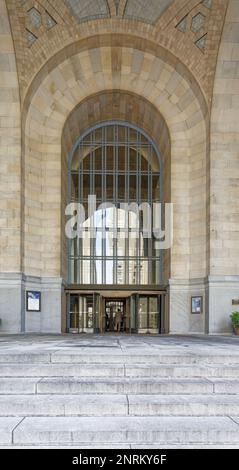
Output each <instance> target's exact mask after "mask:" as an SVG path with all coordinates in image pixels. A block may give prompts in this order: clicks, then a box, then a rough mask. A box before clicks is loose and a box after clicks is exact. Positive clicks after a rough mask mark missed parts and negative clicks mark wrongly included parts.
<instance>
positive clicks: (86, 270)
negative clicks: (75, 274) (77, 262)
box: [81, 259, 91, 284]
mask: <svg viewBox="0 0 239 470" xmlns="http://www.w3.org/2000/svg"><path fill="white" fill-rule="evenodd" d="M81 272H82V279H81V282H82V284H90V282H91V279H90V272H91V270H90V260H89V259H88V260H87V259H82V260H81Z"/></svg>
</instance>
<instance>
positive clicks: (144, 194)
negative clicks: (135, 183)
mask: <svg viewBox="0 0 239 470" xmlns="http://www.w3.org/2000/svg"><path fill="white" fill-rule="evenodd" d="M148 196H149V195H148V175H141V200H142V201H148Z"/></svg>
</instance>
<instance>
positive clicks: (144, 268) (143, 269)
mask: <svg viewBox="0 0 239 470" xmlns="http://www.w3.org/2000/svg"><path fill="white" fill-rule="evenodd" d="M139 266H140V284H148V272H149V270H148V260H147V259H140V260H139Z"/></svg>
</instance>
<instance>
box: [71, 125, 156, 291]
mask: <svg viewBox="0 0 239 470" xmlns="http://www.w3.org/2000/svg"><path fill="white" fill-rule="evenodd" d="M110 126H113V132H114V133H115V132H116V135H114V136H113V141H110V140H108V138H107V132H108V128H109V127H110ZM119 127H124V128H125V142H121V141H119V136H118V131H119ZM99 129H101V130H102V131H101V132H102V135H101V142H98V141H97V140H96V136H95V135H96V131H97V130H99ZM131 131H135V132H136V135H137V139H136V142H135V144H136V156H137V157H136V158H137V162H136V165H137V166H136V171H132V170H130V162H129V155H130V148H132V144H133V141H132V140H131V138H130V134H131ZM126 135H127V137H126ZM87 136H89V137H90V141H89V142H88V141H87V140H86V138H87ZM142 136H143V137H144V138H145V139H146V141H147V143H142ZM97 142H98V144H99V147H101V148H102V156H103V158H102V169H101V171H98V170H97V171H95V144H96V143H97ZM84 145H85V146H86V145H87V146H88V145H90V146H91V151H90V152H89V154H90V171H89V172H88V174H89V177H90V185H91V186H92V185H94V189H95V175H96V174H97V173H98V174H99V175H101V202H103V201H104V199H105V200H107V198H106V196H107V193H106V186H107V175H108V174H112V175H113V181H114V188H113V189H114V191H113V197H112V199H113V201H112V202H113V203H115V204H117V203H119V202H120V201H119V199H118V176H119V175H120V174H122V176H124V178H125V182H126V192H125V196H124V199H125V200H126V199H127V200H128V201H130V197H129V187H130V176H131V175H135V176H136V199H137V203H138V204H140V203H141V202H142V198H141V185H140V183H141V177H142V175H145V176H146V175H147V176H148V200H149V199H150V200H149V202H150V203H152V191H153V187H152V176H153V171H152V149H153V150H154V152H155V154H156V156H157V159H158V163H159V173H157V172H155V173H156V174H158V175H159V180H160V202H161V203H163V195H164V186H163V174H164V166H163V160H162V158H161V154H160V151H159V149H158V147H157V145H156V144H155V142H154V141H153V139H152V138H151V137H150V136H149V135H148V134H147V133H146V132H145V131H144V130H143V129H142V128H140V127H138V126H135V125H133V124H131V123H129V122H127V121H119V120H113V121H106V122H101V123H98V124H96V125H95V126H92V127H90V128H88V129H87V130H86V131H85V132H84V133H83V134H82V135H81V136H80V137H79V138H78V139H77V140H76V142H75V144H74V145H73V147H72V149H71V151H70V153H69V158H68V192H67V199H68V203H70V202H71V200H72V196H71V193H72V172H73V171H72V161H73V158H74V155H75V152H76V151H77V150H78V149H81V150H82V148H83V147H84ZM107 146H113V170H112V171H109V170H107V171H106V168H107V161H106V158H107V153H106V147H107ZM120 146H124V147H125V159H126V161H125V169H124V171H123V172H122V171H119V169H118V161H119V147H120ZM144 147H148V148H149V149H150V161H148V171H147V172H144V171H143V172H141V158H142V152H141V151H140V150H141V149H142V148H144ZM81 153H82V152H81ZM86 156H87V155H86ZM84 158H85V157H84V156H83V159H82V160H81V161H80V162H79V168H78V201H77V202H78V203H79V202H84V194H83V176H84V174H85V171H84V167H83V165H82V162H83V160H84ZM150 163H151V165H150ZM150 167H151V170H150ZM90 189H91V190H92V189H93V186H92V187H90ZM104 190H105V194H104V193H103V191H104ZM149 192H150V196H151V197H149ZM131 202H132V201H131ZM117 226H118V224H117ZM92 243H93V242H92ZM116 243H117V241H116V242H115V243H114V245H116ZM148 243H149V246H148V250H149V256H148V257H147V258H148V262H149V265H148V284H152V282H150V281H152V279H151V278H150V273H151V272H152V271H151V269H150V266H151V264H152V262H153V258H155V257H153V256H152V255H153V253H152V240H151V244H150V242H149V241H148ZM139 244H140V239H139ZM102 249H103V241H102ZM78 251H79V250H78ZM94 251H95V250H94V247H93V245H92V246H91V253H93V255H92V256H91V257H90V259H91V260H92V261H93V265H92V267H93V266H94V260H95V259H96V258H97V256H95V254H94ZM114 252H115V258H114V259H115V262H116V266H117V263H118V258H119V257H118V250H117V247H115V246H114ZM69 253H71V252H70V240H68V253H67V257H68V279H69V275H70V272H71V266H70V265H71V259H72V257H71V255H70V256H69ZM102 253H103V252H102ZM79 254H80V252H79ZM104 254H105V253H103V255H104ZM140 254H141V253H140V247H138V253H137V259H138V261H139V262H140V260H141V259H143V257H141V256H140ZM77 258H78V260H77V269H78V271H79V272H80V273H81V271H82V266H81V263H80V261H79V259H80V257H79V256H78V257H77ZM102 259H107V257H106V256H103V257H102ZM157 259H159V260H160V262H159V270H160V272H159V280H160V284H161V285H162V284H163V251H162V250H161V251H160V257H159V258H158V257H157ZM129 260H130V256H129V251H128V250H127V253H125V257H124V262H125V274H124V279H125V283H126V284H127V283H128V276H129V272H128V268H127V264H128V263H129ZM92 261H91V262H92ZM79 263H80V265H79ZM150 263H151V264H150ZM103 264H105V263H102V284H103V283H104V281H106V273H105V266H103ZM91 271H92V273H91V274H92V275H93V277H92V275H91V281H94V282H91V284H94V283H95V274H94V269H91ZM114 271H115V270H114ZM116 271H117V269H116ZM78 276H79V274H78ZM78 276H77V280H78ZM81 280H82V277H81V279H80V281H81ZM113 281H114V283H115V284H116V286H119V287H120V286H121V284H118V279H116V274H115V273H114V279H113ZM136 282H137V284H139V285H140V283H141V279H140V270H139V269H137V279H136Z"/></svg>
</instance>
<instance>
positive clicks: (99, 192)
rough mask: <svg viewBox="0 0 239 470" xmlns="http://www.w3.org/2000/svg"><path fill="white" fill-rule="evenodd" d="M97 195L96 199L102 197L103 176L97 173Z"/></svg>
mask: <svg viewBox="0 0 239 470" xmlns="http://www.w3.org/2000/svg"><path fill="white" fill-rule="evenodd" d="M95 196H96V199H99V200H101V199H102V176H101V175H95Z"/></svg>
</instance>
